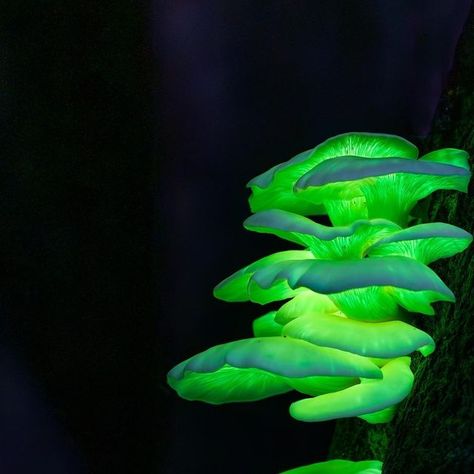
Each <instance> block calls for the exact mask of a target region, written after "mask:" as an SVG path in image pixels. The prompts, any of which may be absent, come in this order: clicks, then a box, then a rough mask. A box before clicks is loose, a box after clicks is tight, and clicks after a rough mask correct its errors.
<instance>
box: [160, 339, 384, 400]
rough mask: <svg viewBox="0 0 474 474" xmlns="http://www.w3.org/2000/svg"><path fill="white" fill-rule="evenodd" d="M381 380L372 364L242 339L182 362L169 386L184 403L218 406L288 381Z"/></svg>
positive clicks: (290, 344)
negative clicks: (318, 378)
mask: <svg viewBox="0 0 474 474" xmlns="http://www.w3.org/2000/svg"><path fill="white" fill-rule="evenodd" d="M317 375H323V376H344V377H369V378H379V377H381V376H382V372H381V370H380V369H379V368H378V367H377V365H376V364H374V363H373V362H372V361H370V359H368V358H365V357H361V356H358V355H354V354H350V353H347V352H343V351H340V350H337V349H330V348H326V347H318V346H315V345H313V344H310V343H309V342H306V341H300V340H298V339H292V338H284V337H259V338H251V339H242V340H239V341H233V342H229V343H226V344H221V345H218V346H215V347H212V348H210V349H208V350H206V351H204V352H201V353H200V354H197V355H195V356H193V357H191V358H190V359H187V360H185V361H184V362H181V363H180V364H178V365H177V366H176V367H174V368H173V369H171V370H170V372H169V373H168V383H169V384H170V385H171V387H173V388H174V389H175V390H176V391H177V392H178V394H179V395H180V396H181V397H182V398H185V399H187V400H200V401H205V402H208V403H214V404H220V403H229V402H243V401H254V400H260V399H262V398H266V397H269V396H272V395H276V394H279V393H284V392H287V391H289V390H291V386H290V385H289V384H288V383H287V378H303V377H314V376H317Z"/></svg>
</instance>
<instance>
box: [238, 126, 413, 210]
mask: <svg viewBox="0 0 474 474" xmlns="http://www.w3.org/2000/svg"><path fill="white" fill-rule="evenodd" d="M347 155H351V156H363V157H370V158H372V157H378V158H380V157H389V156H399V157H406V158H416V157H417V156H418V150H417V148H416V147H415V145H413V144H412V143H410V142H408V141H407V140H405V139H403V138H401V137H397V136H394V135H382V134H378V133H358V132H351V133H344V134H342V135H337V136H335V137H332V138H329V139H328V140H326V141H325V142H323V143H321V144H320V145H318V146H317V147H316V148H314V149H312V150H307V151H305V152H303V153H300V154H298V155H296V156H294V157H293V158H291V159H290V160H289V161H286V162H284V163H280V164H279V165H276V166H274V167H273V168H271V169H270V170H268V171H266V172H265V173H263V174H261V175H259V176H257V177H256V178H253V179H252V180H251V181H250V182H249V183H248V184H247V186H248V187H249V188H250V189H251V190H252V195H251V196H250V198H249V203H250V208H251V210H252V211H253V212H257V211H263V210H266V209H275V208H277V209H283V210H286V211H292V212H297V213H298V214H301V215H317V214H325V213H326V212H325V210H324V207H323V206H322V203H312V202H310V201H307V200H306V199H305V198H304V196H301V195H298V194H295V193H294V192H293V186H294V185H295V183H296V182H297V181H298V179H299V178H300V177H301V176H303V174H305V173H306V172H308V171H309V170H311V169H312V168H313V167H314V166H316V165H317V164H318V163H321V162H322V161H324V160H327V159H329V158H334V157H336V156H347Z"/></svg>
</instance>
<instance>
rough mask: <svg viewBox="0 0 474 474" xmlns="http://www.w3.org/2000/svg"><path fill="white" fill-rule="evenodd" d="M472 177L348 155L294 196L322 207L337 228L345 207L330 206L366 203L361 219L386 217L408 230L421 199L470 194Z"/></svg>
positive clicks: (421, 164) (323, 166) (313, 173)
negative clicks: (447, 191)
mask: <svg viewBox="0 0 474 474" xmlns="http://www.w3.org/2000/svg"><path fill="white" fill-rule="evenodd" d="M470 176H471V174H470V171H469V170H468V169H466V168H464V167H461V166H453V165H448V164H445V163H440V162H437V161H430V160H411V159H407V158H399V157H397V158H382V159H380V158H370V159H369V158H360V157H355V156H353V157H347V156H344V157H337V158H332V159H330V160H326V161H324V162H323V163H320V164H319V165H317V166H315V167H314V168H313V169H312V170H310V171H309V172H308V173H306V174H305V175H304V176H302V177H301V178H300V179H299V180H298V182H297V183H296V185H295V191H296V192H299V193H301V195H302V197H303V198H304V199H307V200H308V201H311V202H313V203H315V204H322V203H324V204H325V205H326V209H327V210H328V213H329V216H330V218H331V219H332V220H333V221H335V222H337V223H339V222H341V221H342V222H343V221H344V220H345V217H344V213H347V209H346V208H347V205H346V206H345V208H344V209H339V208H338V207H334V203H333V202H331V201H336V203H337V202H338V201H345V200H350V199H354V198H359V199H360V198H365V202H366V206H367V208H366V209H364V207H363V206H360V209H358V211H359V212H358V214H356V216H358V218H371V219H372V218H376V217H382V218H386V219H390V220H392V221H394V222H397V223H399V224H401V225H405V224H406V221H407V220H408V214H409V212H410V210H411V209H412V208H413V206H414V205H415V204H416V202H417V201H418V200H420V199H422V198H424V197H426V196H428V195H429V194H431V193H433V192H434V191H436V190H439V189H452V190H457V191H462V192H467V186H468V183H469V179H470ZM328 206H332V208H331V207H328ZM341 214H342V215H341ZM353 217H354V211H352V214H351V218H353Z"/></svg>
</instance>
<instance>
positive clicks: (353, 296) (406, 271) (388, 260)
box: [247, 256, 454, 321]
mask: <svg viewBox="0 0 474 474" xmlns="http://www.w3.org/2000/svg"><path fill="white" fill-rule="evenodd" d="M301 288H306V289H309V290H313V291H314V292H316V293H322V294H327V295H329V296H330V298H331V300H332V301H333V302H334V303H335V305H336V306H337V307H338V308H339V310H341V311H342V312H343V313H344V314H345V315H346V316H348V317H350V318H354V319H361V320H367V321H370V320H379V321H381V320H388V319H393V318H394V317H396V316H397V314H398V306H397V305H400V306H402V307H404V308H405V309H407V310H408V311H414V312H419V313H424V314H434V310H433V308H432V307H431V303H432V302H434V301H454V295H453V293H452V291H451V290H450V289H449V288H448V287H447V286H446V285H445V284H444V283H443V282H442V281H441V279H440V278H439V277H438V275H436V273H435V272H433V270H431V269H430V268H428V267H427V266H426V265H423V264H421V263H419V262H417V261H416V260H413V259H411V258H407V257H398V256H395V257H393V256H388V257H379V258H373V259H371V258H364V259H361V260H300V261H284V262H279V263H276V264H273V265H270V266H268V267H266V268H263V269H262V270H258V271H257V272H255V274H254V275H253V277H252V278H251V279H250V281H249V284H248V288H247V291H248V298H249V299H250V301H254V302H256V303H260V304H265V303H268V302H271V301H278V300H280V299H284V297H282V294H284V295H285V296H286V297H288V295H290V293H291V291H290V290H292V289H293V290H295V291H296V290H299V289H301Z"/></svg>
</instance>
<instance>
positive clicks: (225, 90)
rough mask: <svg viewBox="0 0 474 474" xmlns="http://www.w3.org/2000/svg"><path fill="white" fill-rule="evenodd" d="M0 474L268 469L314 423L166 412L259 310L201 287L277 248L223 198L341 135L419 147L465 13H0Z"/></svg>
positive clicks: (308, 445)
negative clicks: (179, 379) (176, 386)
mask: <svg viewBox="0 0 474 474" xmlns="http://www.w3.org/2000/svg"><path fill="white" fill-rule="evenodd" d="M1 3H2V14H1V20H0V21H1V25H0V26H1V29H0V85H1V88H0V122H1V128H0V134H1V142H0V147H1V158H0V160H1V161H0V168H1V173H0V179H1V185H0V193H1V198H2V199H1V204H0V210H1V211H0V212H1V219H0V223H1V232H0V235H1V241H0V244H1V245H0V258H1V271H0V275H1V287H0V311H1V313H0V318H1V319H0V344H1V351H0V357H1V360H0V471H1V472H5V473H13V474H16V473H19V474H23V473H29V472H37V473H43V472H45V473H46V472H47V473H50V474H54V473H76V472H78V473H79V472H91V473H112V472H113V473H118V472H126V473H139V474H142V473H152V472H153V473H155V472H160V473H179V474H181V473H196V474H197V473H210V472H211V473H212V472H215V473H220V472H226V473H244V472H249V473H254V472H255V473H266V472H268V473H272V472H277V471H278V469H284V468H289V467H291V466H296V465H299V464H304V463H310V462H315V461H317V460H322V459H324V456H325V454H326V452H327V447H328V444H329V441H330V437H331V433H332V429H333V425H332V423H323V424H318V425H314V424H303V423H298V422H296V421H294V420H292V419H291V418H290V417H289V416H288V414H287V407H288V404H289V401H290V400H292V399H294V395H287V396H283V397H278V398H275V399H270V400H267V401H262V402H259V403H253V404H243V405H229V406H222V407H213V406H207V405H204V404H198V403H189V402H185V401H182V400H180V399H178V398H177V396H176V395H175V393H174V392H172V391H171V390H170V389H169V388H168V387H167V385H166V383H165V375H166V371H167V370H168V369H169V368H171V367H172V366H173V365H174V364H175V363H177V362H179V361H181V360H183V359H184V358H186V357H188V356H190V355H192V354H194V353H196V352H198V351H200V350H203V349H205V348H207V347H209V346H210V345H213V344H216V343H221V342H225V341H228V340H233V339H237V338H240V337H246V336H248V335H250V327H251V321H252V320H253V318H255V317H256V316H259V315H260V314H262V313H263V312H264V311H265V309H262V308H260V307H257V306H255V305H245V304H241V305H239V304H234V305H232V304H226V303H223V302H219V301H216V300H214V299H213V298H212V287H213V286H214V285H215V284H216V283H218V282H219V281H220V280H221V279H223V278H224V277H226V276H227V275H229V274H230V273H231V272H233V271H234V270H236V269H238V268H240V267H241V266H243V265H245V264H246V263H248V262H250V261H252V260H255V259H256V258H259V257H261V256H263V255H266V254H268V253H270V252H272V251H275V250H278V249H283V248H287V246H286V245H285V244H284V243H280V242H278V241H276V239H275V240H273V239H272V238H271V237H267V236H258V235H252V234H250V233H248V232H244V230H243V229H242V226H241V223H242V220H243V219H244V218H245V217H247V216H248V213H249V210H248V207H247V203H246V199H247V195H248V192H247V191H246V189H245V183H246V182H247V181H248V180H249V179H250V178H251V177H253V176H255V175H256V174H258V173H260V172H262V171H264V170H266V169H267V168H269V167H270V166H273V165H274V164H276V163H278V162H281V161H284V160H286V159H288V158H290V157H291V156H292V155H294V154H296V153H298V152H300V151H302V150H305V149H307V148H310V147H312V146H314V145H316V144H317V143H318V142H320V141H322V140H323V139H325V138H327V137H328V136H331V135H334V134H337V133H342V132H346V131H378V132H388V133H397V134H402V135H404V136H405V137H406V138H409V139H412V140H414V141H415V142H417V143H418V144H420V143H422V142H423V137H424V136H425V135H426V134H427V133H428V132H429V128H430V124H431V120H432V117H433V113H434V111H435V108H436V105H437V101H438V99H439V94H440V92H441V90H442V88H443V85H444V84H445V80H446V77H447V73H448V71H449V68H450V65H451V61H452V58H453V53H454V47H455V44H456V41H457V39H458V37H459V34H460V33H461V31H462V27H463V23H464V21H465V18H466V14H467V10H468V8H469V5H470V2H468V1H466V0H457V1H454V0H443V1H441V0H440V1H437V2H433V1H428V0H426V1H419V2H412V1H409V0H405V1H393V2H385V1H382V0H380V1H352V0H345V1H342V0H341V1H329V0H328V1H318V2H314V1H299V2H294V1H290V0H287V1H262V2H253V1H250V0H248V1H244V0H242V1H240V0H239V1H223V2H221V1H216V0H214V1H206V0H201V1H198V0H195V1H191V0H188V1H185V0H174V1H155V3H153V4H152V3H150V2H139V1H135V2H134V1H131V0H129V1H125V0H116V1H107V0H103V1H100V2H96V1H89V2H86V1H76V2H69V1H62V2H61V1H55V0H51V1H28V0H16V1H15V2H1Z"/></svg>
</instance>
